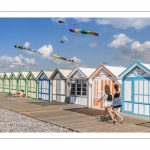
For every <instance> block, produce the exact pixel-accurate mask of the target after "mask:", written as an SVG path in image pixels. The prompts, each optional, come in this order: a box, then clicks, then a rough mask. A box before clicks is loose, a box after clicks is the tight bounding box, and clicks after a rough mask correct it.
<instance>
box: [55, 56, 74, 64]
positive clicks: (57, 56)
mask: <svg viewBox="0 0 150 150" xmlns="http://www.w3.org/2000/svg"><path fill="white" fill-rule="evenodd" d="M53 56H54V57H55V58H61V59H63V60H66V61H71V62H74V63H75V61H74V60H70V59H68V58H64V57H62V56H58V55H56V54H53Z"/></svg>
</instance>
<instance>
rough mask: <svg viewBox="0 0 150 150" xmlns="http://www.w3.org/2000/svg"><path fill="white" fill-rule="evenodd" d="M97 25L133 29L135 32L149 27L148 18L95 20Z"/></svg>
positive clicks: (149, 20)
mask: <svg viewBox="0 0 150 150" xmlns="http://www.w3.org/2000/svg"><path fill="white" fill-rule="evenodd" d="M96 23H97V24H99V25H112V26H114V27H115V28H121V29H127V28H128V27H133V28H135V29H137V30H139V29H142V28H145V27H147V26H149V25H150V18H110V19H109V18H108V19H96Z"/></svg>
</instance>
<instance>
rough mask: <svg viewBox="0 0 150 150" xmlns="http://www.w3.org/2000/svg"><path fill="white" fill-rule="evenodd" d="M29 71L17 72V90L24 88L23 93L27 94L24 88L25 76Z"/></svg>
mask: <svg viewBox="0 0 150 150" xmlns="http://www.w3.org/2000/svg"><path fill="white" fill-rule="evenodd" d="M28 73H29V72H21V71H20V72H19V73H18V76H17V80H18V91H21V90H24V93H25V94H26V95H27V90H26V87H27V86H26V76H27V75H28Z"/></svg>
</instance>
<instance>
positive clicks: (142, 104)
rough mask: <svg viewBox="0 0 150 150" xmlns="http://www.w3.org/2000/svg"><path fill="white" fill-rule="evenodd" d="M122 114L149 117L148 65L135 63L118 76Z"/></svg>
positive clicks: (149, 66)
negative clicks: (120, 84) (120, 85)
mask: <svg viewBox="0 0 150 150" xmlns="http://www.w3.org/2000/svg"><path fill="white" fill-rule="evenodd" d="M118 78H119V79H122V103H123V107H122V112H124V113H128V114H134V115H138V116H145V117H150V64H144V63H140V62H138V61H135V62H134V63H133V64H131V65H130V66H129V67H128V68H127V69H125V70H124V71H123V72H122V73H121V74H120V75H118Z"/></svg>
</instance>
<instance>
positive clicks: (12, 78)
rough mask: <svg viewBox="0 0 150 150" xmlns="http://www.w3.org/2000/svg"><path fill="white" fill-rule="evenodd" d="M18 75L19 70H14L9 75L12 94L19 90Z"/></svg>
mask: <svg viewBox="0 0 150 150" xmlns="http://www.w3.org/2000/svg"><path fill="white" fill-rule="evenodd" d="M17 75H18V72H12V73H11V74H10V76H9V82H10V93H12V94H14V93H16V92H17V91H18V81H17Z"/></svg>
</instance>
